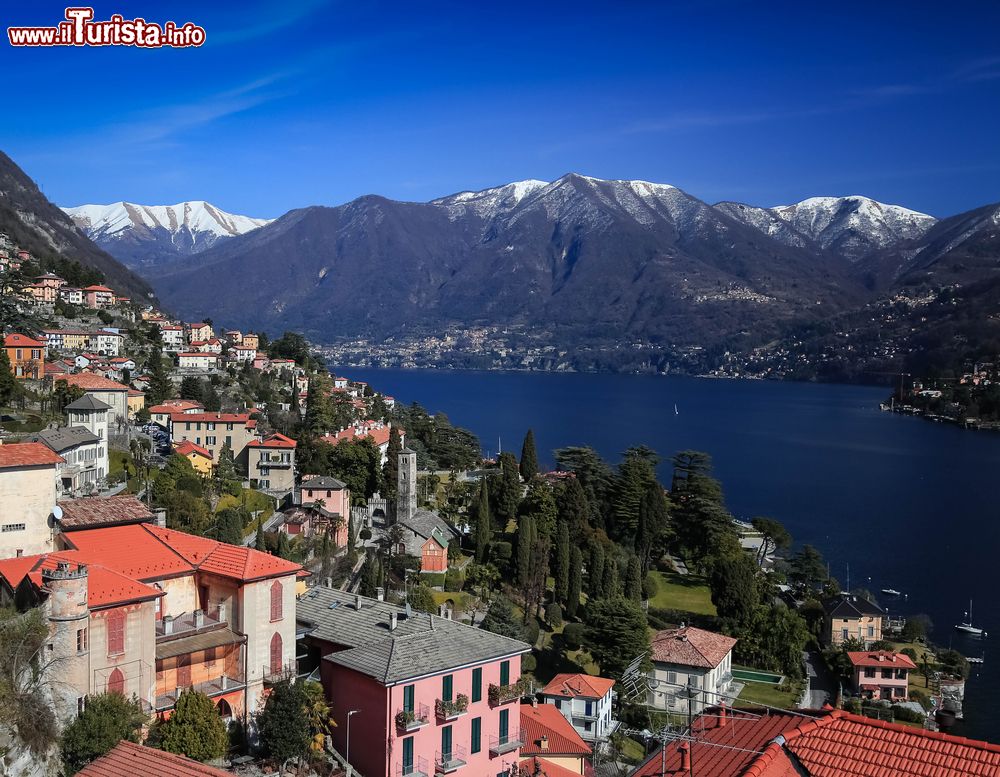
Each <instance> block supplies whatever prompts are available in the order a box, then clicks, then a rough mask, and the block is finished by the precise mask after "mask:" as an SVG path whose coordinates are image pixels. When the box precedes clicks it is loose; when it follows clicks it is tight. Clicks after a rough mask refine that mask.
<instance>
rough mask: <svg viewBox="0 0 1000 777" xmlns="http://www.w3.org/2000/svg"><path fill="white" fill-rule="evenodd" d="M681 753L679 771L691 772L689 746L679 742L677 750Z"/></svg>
mask: <svg viewBox="0 0 1000 777" xmlns="http://www.w3.org/2000/svg"><path fill="white" fill-rule="evenodd" d="M677 749H678V750H679V751H680V753H681V771H682V772H690V771H691V746H690V745H689V744H688V743H687V742H681V744H680V747H678V748H677Z"/></svg>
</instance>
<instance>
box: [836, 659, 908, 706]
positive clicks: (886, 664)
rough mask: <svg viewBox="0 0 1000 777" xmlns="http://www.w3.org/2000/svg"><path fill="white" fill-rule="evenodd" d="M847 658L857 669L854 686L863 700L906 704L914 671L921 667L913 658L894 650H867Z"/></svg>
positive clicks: (855, 669)
mask: <svg viewBox="0 0 1000 777" xmlns="http://www.w3.org/2000/svg"><path fill="white" fill-rule="evenodd" d="M847 655H848V657H849V658H850V659H851V666H852V667H854V687H855V689H856V690H857V691H858V693H860V694H861V695H862V696H863V697H865V698H869V699H886V700H887V701H906V697H907V687H908V684H909V680H910V671H911V670H913V669H916V668H917V665H916V664H914V663H913V661H912V660H910V657H909V656H904V655H903V654H902V653H893V652H892V651H891V650H864V651H859V652H851V653H848V654H847Z"/></svg>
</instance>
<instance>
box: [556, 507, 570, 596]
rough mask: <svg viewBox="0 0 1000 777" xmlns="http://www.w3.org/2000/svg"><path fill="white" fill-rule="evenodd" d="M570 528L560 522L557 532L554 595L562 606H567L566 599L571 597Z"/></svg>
mask: <svg viewBox="0 0 1000 777" xmlns="http://www.w3.org/2000/svg"><path fill="white" fill-rule="evenodd" d="M569 557H570V552H569V527H568V526H567V525H566V523H565V522H564V521H560V522H559V528H558V529H557V530H556V558H555V567H554V569H553V570H552V576H553V578H555V587H554V590H553V595H554V596H555V600H556V601H557V602H559V603H560V604H566V597H567V596H568V595H569V578H570V574H569V567H570V560H569Z"/></svg>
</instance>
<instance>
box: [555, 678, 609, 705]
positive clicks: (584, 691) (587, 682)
mask: <svg viewBox="0 0 1000 777" xmlns="http://www.w3.org/2000/svg"><path fill="white" fill-rule="evenodd" d="M614 685H615V681H614V680H609V679H607V678H606V677H594V676H593V675H589V674H557V675H556V676H555V677H553V678H552V681H551V682H550V683H549V684H548V685H546V686H545V687H544V688H543V689H542V693H543V694H545V695H547V696H563V697H567V698H570V699H572V698H575V697H580V698H584V699H602V698H604V696H606V695H607V693H608V691H610V690H611V689H612V688H613V687H614Z"/></svg>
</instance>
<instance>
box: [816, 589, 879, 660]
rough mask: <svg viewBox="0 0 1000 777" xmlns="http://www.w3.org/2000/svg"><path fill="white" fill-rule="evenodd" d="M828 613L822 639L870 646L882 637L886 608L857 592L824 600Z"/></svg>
mask: <svg viewBox="0 0 1000 777" xmlns="http://www.w3.org/2000/svg"><path fill="white" fill-rule="evenodd" d="M823 611H824V613H825V615H826V622H825V627H824V630H823V632H824V633H823V641H824V642H825V643H826V644H827V645H842V644H843V643H844V642H846V641H848V640H856V641H860V642H862V643H864V645H865V649H867V648H868V647H869V646H870V645H871V644H872V643H874V642H879V641H880V640H881V639H882V618H883V617H885V611H884V610H883V609H882V608H881V607H879V606H878V605H877V604H875V603H874V602H869V601H868V600H867V599H865V598H864V597H861V596H856V595H854V594H846V593H845V594H841V595H840V596H835V597H832V598H830V599H827V600H826V601H825V602H823Z"/></svg>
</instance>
